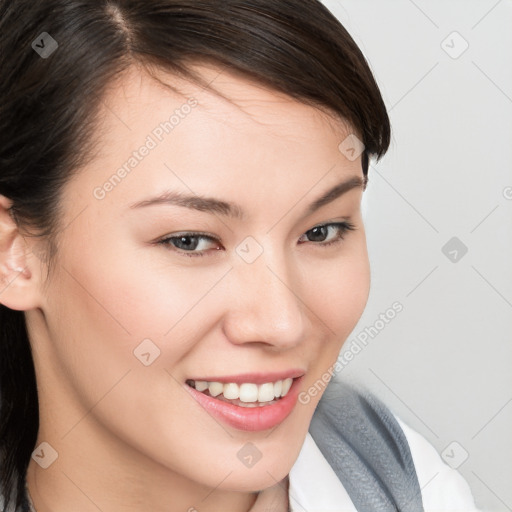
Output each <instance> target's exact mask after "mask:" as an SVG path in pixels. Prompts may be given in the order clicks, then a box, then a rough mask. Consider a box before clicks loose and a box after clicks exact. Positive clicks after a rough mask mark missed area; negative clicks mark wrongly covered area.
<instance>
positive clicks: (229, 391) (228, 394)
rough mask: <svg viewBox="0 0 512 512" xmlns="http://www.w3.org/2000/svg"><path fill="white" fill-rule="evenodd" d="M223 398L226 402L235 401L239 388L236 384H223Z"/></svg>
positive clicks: (238, 394)
mask: <svg viewBox="0 0 512 512" xmlns="http://www.w3.org/2000/svg"><path fill="white" fill-rule="evenodd" d="M222 394H223V395H224V398H227V399H228V400H236V399H237V398H238V397H239V396H240V388H239V387H238V384H235V383H232V382H230V383H229V384H224V391H223V392H222Z"/></svg>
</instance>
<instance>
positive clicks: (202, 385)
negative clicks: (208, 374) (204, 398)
mask: <svg viewBox="0 0 512 512" xmlns="http://www.w3.org/2000/svg"><path fill="white" fill-rule="evenodd" d="M196 389H197V391H206V390H207V389H208V382H206V381H205V380H196Z"/></svg>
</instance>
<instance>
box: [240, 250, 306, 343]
mask: <svg viewBox="0 0 512 512" xmlns="http://www.w3.org/2000/svg"><path fill="white" fill-rule="evenodd" d="M235 267H236V268H235V269H234V272H233V273H234V277H235V279H236V286H235V289H236V290H237V292H236V296H235V297H233V299H234V300H233V309H234V312H233V313H234V314H233V316H232V320H233V322H232V324H231V327H232V329H231V334H232V338H233V341H238V342H243V341H246V342H251V341H252V342H264V343H269V344H274V345H279V346H281V347H286V346H288V347H290V346H293V345H295V344H297V343H299V342H300V341H301V339H302V337H303V335H304V329H305V325H306V318H305V316H304V313H305V311H304V305H303V303H302V302H301V300H300V298H299V296H298V290H297V288H298V286H297V285H298V276H297V272H295V269H294V268H293V264H292V262H291V261H290V260H288V259H287V258H286V256H285V255H284V254H283V253H282V252H278V251H271V250H269V249H265V250H264V251H263V252H262V253H261V254H260V256H259V257H258V258H257V259H256V260H255V261H253V262H252V263H247V262H245V261H243V260H241V261H239V262H237V264H236V265H235Z"/></svg>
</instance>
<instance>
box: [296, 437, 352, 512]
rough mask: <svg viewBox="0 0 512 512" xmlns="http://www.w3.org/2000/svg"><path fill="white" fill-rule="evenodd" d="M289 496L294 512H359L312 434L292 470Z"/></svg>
mask: <svg viewBox="0 0 512 512" xmlns="http://www.w3.org/2000/svg"><path fill="white" fill-rule="evenodd" d="M288 496H289V501H290V510H291V512H357V509H356V508H355V506H354V504H353V503H352V500H351V499H350V497H349V495H348V494H347V491H346V490H345V488H344V487H343V485H342V483H341V482H340V480H339V479H338V477H337V475H336V473H335V472H334V470H333V469H332V468H331V466H330V464H329V463H328V462H327V460H326V459H325V457H324V456H323V455H322V452H321V451H320V450H319V448H318V446H317V445H316V443H315V441H314V440H313V437H312V436H311V434H310V433H309V432H308V433H307V435H306V439H305V440H304V444H303V445H302V449H301V451H300V453H299V456H298V458H297V460H296V461H295V464H294V465H293V467H292V469H291V470H290V475H289V492H288Z"/></svg>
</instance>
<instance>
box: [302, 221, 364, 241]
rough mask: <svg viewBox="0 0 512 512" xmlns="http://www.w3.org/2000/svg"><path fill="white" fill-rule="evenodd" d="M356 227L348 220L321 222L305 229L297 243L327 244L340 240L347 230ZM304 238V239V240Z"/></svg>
mask: <svg viewBox="0 0 512 512" xmlns="http://www.w3.org/2000/svg"><path fill="white" fill-rule="evenodd" d="M355 229H356V227H355V226H354V225H353V224H352V223H350V222H348V221H345V222H332V223H329V224H321V225H319V226H315V227H314V228H311V229H310V230H308V231H306V232H305V233H304V234H303V235H302V236H301V237H300V238H299V243H304V242H315V243H316V244H317V245H321V246H327V245H332V244H335V243H338V242H340V241H341V240H343V238H344V235H345V234H346V233H347V232H348V231H353V230H355ZM304 238H306V240H304Z"/></svg>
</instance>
